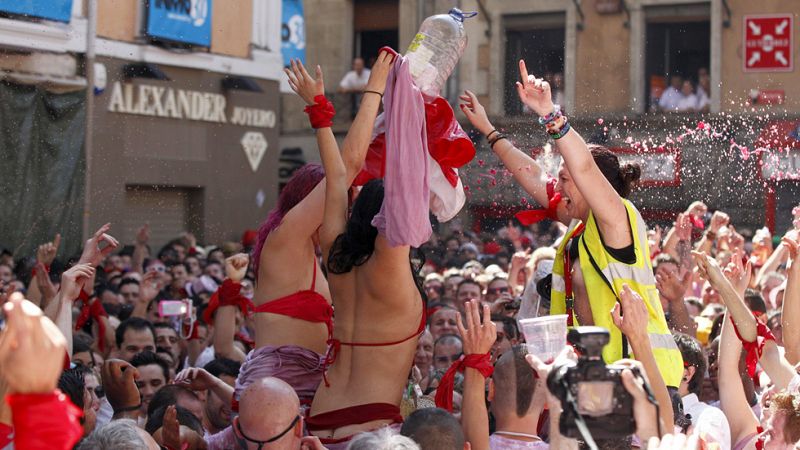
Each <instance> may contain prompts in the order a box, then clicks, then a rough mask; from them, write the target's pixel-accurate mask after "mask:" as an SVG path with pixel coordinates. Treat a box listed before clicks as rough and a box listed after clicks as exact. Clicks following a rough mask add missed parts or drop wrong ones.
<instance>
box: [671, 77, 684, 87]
mask: <svg viewBox="0 0 800 450" xmlns="http://www.w3.org/2000/svg"><path fill="white" fill-rule="evenodd" d="M669 84H670V86H672V87H673V88H675V89H680V88H681V85H682V84H683V78H681V77H679V76H677V75H673V76H672V77H671V78H670V79H669Z"/></svg>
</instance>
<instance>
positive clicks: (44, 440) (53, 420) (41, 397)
mask: <svg viewBox="0 0 800 450" xmlns="http://www.w3.org/2000/svg"><path fill="white" fill-rule="evenodd" d="M6 402H8V404H9V405H10V406H11V412H12V417H13V421H14V448H17V449H20V450H25V449H40V448H47V449H55V450H67V449H71V448H72V446H73V445H75V443H76V442H78V440H79V439H80V438H81V436H82V435H83V428H82V427H81V424H80V422H79V419H80V418H81V416H82V415H83V413H82V412H81V410H80V409H78V408H77V407H76V406H75V405H73V404H72V403H70V401H69V400H68V399H67V396H65V395H64V394H62V393H61V391H59V390H55V391H53V392H51V393H48V394H9V395H8V396H6Z"/></svg>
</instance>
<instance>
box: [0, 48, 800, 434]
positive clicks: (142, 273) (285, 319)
mask: <svg viewBox="0 0 800 450" xmlns="http://www.w3.org/2000/svg"><path fill="white" fill-rule="evenodd" d="M287 74H288V78H289V84H290V86H291V87H292V89H293V90H294V91H295V92H296V93H297V94H298V95H299V96H300V97H301V98H302V99H303V100H304V101H305V102H306V103H307V105H308V106H307V108H306V110H307V112H308V114H309V118H310V121H311V125H312V127H313V128H315V129H316V133H317V134H316V136H317V143H318V147H319V152H320V157H321V160H322V164H321V165H316V164H308V165H306V166H304V167H302V168H301V169H299V170H298V171H297V172H296V173H295V174H294V175H293V177H292V179H291V180H290V181H289V183H288V184H287V185H286V187H285V188H284V189H283V191H282V192H281V194H280V196H279V199H278V202H277V204H276V206H275V208H274V209H273V210H272V211H271V212H270V213H269V215H268V217H267V218H266V219H265V221H264V223H263V224H262V225H261V227H260V229H259V230H258V231H257V232H246V233H244V236H243V237H242V242H240V243H226V244H224V245H222V246H220V247H214V246H212V247H204V246H202V245H200V244H199V243H198V242H197V240H196V239H195V238H194V237H193V236H192V235H190V234H185V235H183V236H180V237H177V238H176V239H174V240H172V241H170V242H168V243H167V244H166V245H164V246H162V247H161V248H152V246H151V242H150V230H149V227H148V226H147V225H144V226H143V227H142V228H141V229H140V230H139V232H138V233H137V235H136V239H135V242H133V243H131V244H130V245H123V244H122V243H120V242H119V241H117V239H115V238H114V237H113V234H114V230H113V228H112V226H111V224H106V225H104V226H102V227H101V228H100V229H98V230H97V231H96V233H95V234H94V235H93V236H92V237H91V238H90V239H88V240H87V241H86V243H85V245H84V247H83V250H82V253H81V254H80V255H76V256H75V257H70V256H71V255H63V254H61V253H60V252H59V250H60V240H61V239H60V236H59V235H58V234H56V235H55V237H54V239H53V241H52V242H46V243H42V245H40V246H39V247H38V250H37V252H36V254H35V255H23V254H11V252H4V253H3V254H2V257H0V296H2V298H1V299H0V300H2V303H3V310H2V314H3V330H2V332H1V333H0V390H2V393H3V395H4V397H5V398H6V401H5V402H3V403H2V405H0V427H1V428H2V429H1V430H0V448H3V449H6V448H17V449H44V448H48V449H70V448H77V449H123V450H125V449H145V448H152V449H158V448H166V449H205V448H208V449H259V450H261V449H264V450H266V449H292V450H296V449H323V448H329V449H345V448H348V449H356V450H359V449H424V450H445V449H447V450H449V449H453V450H461V449H470V448H471V449H478V450H484V449H492V450H499V449H511V450H516V449H546V448H553V449H570V448H604V449H614V448H647V449H701V448H705V449H711V448H718V449H726V450H727V449H736V450H741V449H762V448H763V449H793V448H796V446H797V445H798V443H800V392H799V389H800V376H799V375H798V373H797V369H796V365H798V363H800V327H798V328H797V329H795V328H794V326H795V324H793V319H794V318H798V319H800V264H798V263H796V261H797V258H798V253H799V252H800V237H799V236H798V233H800V207H798V208H796V209H795V210H794V211H792V214H793V215H794V228H793V229H792V230H788V231H787V232H786V233H785V234H783V235H782V236H773V235H771V234H770V233H769V231H768V230H766V229H762V230H759V231H758V232H757V233H755V235H754V236H752V237H749V236H748V237H745V236H743V235H742V234H740V233H739V232H737V230H736V228H735V227H734V225H735V219H732V218H731V217H729V216H728V215H727V214H725V212H723V211H719V210H717V211H713V212H712V211H710V210H709V208H708V207H707V206H706V205H705V204H704V203H702V202H701V201H695V202H693V203H691V204H690V205H689V206H688V207H687V208H686V210H685V212H683V213H681V214H678V216H677V217H676V219H675V222H674V224H673V226H672V227H670V228H668V229H666V230H661V229H660V228H648V225H647V223H645V221H644V219H643V218H642V216H641V215H640V214H639V212H638V210H637V209H636V207H635V205H634V204H633V203H632V202H631V201H629V200H628V199H627V197H628V196H629V194H630V193H631V191H632V189H634V188H635V185H636V182H637V180H638V179H639V177H640V175H641V173H640V170H639V168H638V167H637V166H635V165H622V166H621V165H620V162H619V160H618V159H617V157H616V156H615V155H614V154H613V153H611V152H610V151H609V150H608V149H606V148H604V147H601V146H596V145H587V144H586V143H585V142H584V140H583V139H582V138H581V136H580V135H579V134H578V132H577V131H575V130H574V129H572V128H571V127H570V125H569V121H568V118H567V117H566V116H565V115H564V114H563V113H562V112H561V111H560V109H559V107H558V106H557V105H554V104H553V101H552V97H551V91H550V87H549V84H548V83H547V82H546V81H543V80H542V79H537V78H536V77H534V76H533V75H529V74H528V72H527V68H526V67H525V65H524V63H523V62H522V61H521V62H520V79H521V81H520V82H518V83H517V90H518V93H519V97H520V99H521V100H522V102H523V103H524V104H525V106H526V107H527V108H528V109H530V110H531V111H532V112H534V113H535V114H537V115H538V116H539V117H540V119H539V124H536V125H532V126H542V127H543V128H544V129H545V131H546V132H547V133H548V134H549V135H550V137H551V138H552V139H553V140H554V142H555V147H556V149H557V151H558V152H559V153H560V154H561V156H562V158H563V161H564V162H563V164H562V166H561V167H560V169H559V173H558V177H557V178H556V179H552V178H550V177H549V176H548V175H547V173H546V172H545V171H544V170H543V168H542V167H540V166H539V165H538V163H537V162H536V161H535V160H533V159H531V158H530V157H529V156H528V155H527V154H526V153H525V152H523V151H521V150H519V149H517V148H516V147H514V145H513V144H512V142H511V140H510V139H509V138H510V136H509V137H507V136H505V135H504V134H502V133H501V132H499V131H498V130H496V129H495V128H494V127H493V126H492V124H491V122H490V120H489V118H488V116H487V114H486V112H485V110H484V108H483V106H482V105H481V104H480V102H479V101H478V99H477V97H476V96H475V95H474V94H472V93H471V92H469V91H466V92H465V93H464V95H463V96H462V97H461V100H462V104H461V105H460V106H461V110H462V111H463V113H464V114H465V115H466V117H467V119H468V120H469V122H470V123H471V125H472V126H473V127H474V128H475V129H476V130H477V131H479V132H480V133H481V134H483V136H485V137H486V139H487V140H488V142H489V145H490V146H491V148H492V151H493V152H494V153H495V155H496V156H497V157H498V158H499V159H500V160H501V161H502V163H503V164H504V165H505V167H506V168H507V169H508V170H509V171H510V172H511V173H512V174H513V175H514V179H515V181H516V182H517V183H519V185H520V186H521V187H522V188H523V189H524V190H525V191H526V192H527V193H528V194H529V195H530V196H531V197H532V198H533V199H534V200H535V201H536V202H537V203H538V204H540V205H543V209H540V210H537V211H527V212H524V213H522V214H520V215H518V216H517V218H516V220H515V219H513V218H509V222H508V225H507V226H504V227H503V228H501V229H499V230H495V231H494V232H492V233H474V232H471V231H469V230H466V229H464V228H463V227H461V226H460V225H459V224H458V222H452V223H442V224H439V225H438V226H437V227H436V229H435V231H434V228H433V227H432V225H431V222H430V209H429V207H430V203H431V202H430V200H429V198H430V195H431V193H430V192H429V191H428V184H427V176H428V171H429V170H432V169H431V168H430V167H429V161H428V155H427V149H426V148H425V145H424V136H422V137H421V136H419V134H420V133H416V131H418V129H419V128H418V127H424V121H421V120H420V118H419V117H418V116H415V115H413V114H412V115H401V114H398V111H402V108H403V107H409V108H421V107H422V105H423V102H424V100H423V99H422V97H421V96H420V95H419V92H418V91H417V92H416V93H415V92H414V91H413V89H410V90H409V89H406V87H407V86H410V85H411V76H410V74H409V68H408V65H407V62H406V61H405V60H403V58H402V57H399V56H397V57H396V56H394V55H392V54H390V53H389V52H382V53H381V54H380V56H379V57H378V58H377V60H376V62H375V64H374V65H373V66H372V70H371V72H369V76H368V82H367V84H366V87H365V88H364V89H363V99H362V102H361V105H360V108H359V110H358V113H357V116H356V118H355V120H354V121H353V124H352V126H351V128H350V130H349V132H348V134H347V136H346V138H345V139H344V141H343V143H342V144H341V150H340V148H339V144H338V143H337V140H336V138H335V137H334V135H333V132H332V130H331V122H332V120H333V119H334V114H335V112H334V111H333V108H332V106H331V105H330V102H329V101H328V100H327V99H326V98H325V97H324V89H325V87H324V81H323V76H322V70H321V69H320V68H319V67H317V68H316V73H315V74H314V75H313V76H312V75H311V74H309V73H308V72H307V71H306V69H305V67H303V65H302V64H300V63H299V62H296V61H295V62H293V63H292V65H291V68H290V69H288V70H287ZM382 104H383V108H384V116H383V117H382V118H381V119H380V120H378V122H380V125H381V126H385V127H386V137H385V139H386V144H385V151H386V155H385V158H386V163H385V173H384V174H383V177H382V178H373V179H371V180H368V181H365V180H361V182H360V184H359V186H360V187H359V188H358V189H354V188H352V186H353V184H354V181H355V180H357V179H359V178H362V177H361V176H360V175H362V172H361V171H362V167H363V166H364V160H365V158H366V157H367V156H366V155H367V151H368V149H369V147H370V145H371V143H372V141H373V130H374V129H375V128H376V117H377V116H378V112H379V109H380V108H381V105H382ZM398 105H399V106H398ZM409 105H411V106H409ZM394 108H400V109H399V110H396V109H394ZM400 123H402V124H403V125H404V126H405V127H408V129H409V130H411V131H410V132H408V133H393V132H392V127H393V126H394V127H397V124H400ZM415 127H417V128H415ZM420 141H422V144H420ZM392 152H395V153H397V155H393V154H392ZM787 214H788V212H787ZM549 315H563V316H559V317H564V321H566V322H567V325H568V326H569V327H570V328H571V329H575V330H584V331H586V332H587V333H598V331H597V330H598V329H596V328H583V327H586V326H591V325H594V326H596V327H602V328H603V329H605V330H607V334H606V336H607V341H608V342H607V345H605V346H602V352H601V353H602V355H601V356H602V359H603V360H604V361H605V362H606V363H616V365H615V366H614V367H617V368H618V369H617V370H618V372H616V373H617V377H616V378H613V379H611V381H610V382H611V383H612V386H611V387H612V388H613V389H612V390H611V391H604V392H606V393H608V392H613V393H620V392H621V393H623V394H624V393H627V396H625V395H623V396H614V397H613V398H611V399H609V398H605V399H603V398H594V397H592V395H591V393H590V391H589V390H588V388H586V389H584V388H583V387H581V386H588V385H586V384H583V385H580V384H575V385H568V387H567V388H566V389H567V391H568V392H573V390H572V389H573V387H574V392H573V394H572V395H575V396H577V397H578V399H577V403H578V404H577V405H575V404H574V402H573V403H569V401H565V398H566V399H569V398H570V394H565V393H564V392H559V391H558V389H556V387H557V386H556V383H552V382H550V381H549V380H551V379H555V377H554V376H553V372H554V371H562V370H563V368H565V367H578V366H576V364H580V361H586V360H587V359H591V358H592V357H595V358H597V357H599V356H600V355H594V356H593V355H592V354H591V351H590V350H589V349H588V346H582V345H578V344H575V345H573V346H570V345H567V346H565V347H564V349H563V351H562V352H561V354H560V355H559V356H558V357H557V358H555V360H552V361H551V360H542V358H541V355H537V354H535V353H532V352H531V353H529V352H528V351H527V348H528V347H527V346H526V338H525V333H523V332H522V330H523V328H522V326H521V323H523V322H524V321H527V320H529V319H532V318H537V317H542V316H549ZM570 336H572V332H571V334H570ZM570 339H572V337H571V338H570ZM565 341H566V337H565ZM576 361H579V362H578V363H576ZM584 381H588V382H591V381H593V379H592V378H591V376H589V378H587V379H586V380H584ZM603 381H604V382H607V381H608V380H606V379H603ZM576 383H578V382H576ZM615 395H616V394H615ZM623 397H625V398H628V399H630V404H629V406H630V408H631V409H630V410H629V411H628V416H629V417H627V419H628V420H629V419H630V418H631V417H632V418H633V422H631V424H632V426H633V428H632V429H631V432H630V433H625V434H622V435H618V436H614V437H613V438H612V437H603V436H601V435H600V434H598V435H596V436H594V437H593V436H592V433H591V432H589V431H588V430H587V429H586V427H585V426H584V427H581V426H574V424H573V425H571V423H572V422H575V423H583V421H582V420H581V419H580V418H581V417H582V415H585V416H587V417H588V416H591V419H592V423H595V424H601V425H602V424H603V423H604V422H603V420H604V419H603V418H604V417H605V416H607V415H608V414H609V413H610V410H606V411H604V412H600V413H598V412H597V411H595V410H593V409H592V405H594V404H601V403H603V401H602V400H610V401H611V409H614V410H616V409H615V408H621V407H622V406H620V405H623V404H625V401H623ZM576 417H577V419H576ZM567 418H571V420H572V422H570V420H566V419H567ZM608 423H609V424H610V423H611V422H608ZM611 428H612V427H611V425H609V426H608V430H610V429H611ZM608 430H606V432H607V433H610V431H608ZM608 436H611V435H610V434H608Z"/></svg>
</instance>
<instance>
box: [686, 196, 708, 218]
mask: <svg viewBox="0 0 800 450" xmlns="http://www.w3.org/2000/svg"><path fill="white" fill-rule="evenodd" d="M706 212H708V206H706V204H705V203H703V202H701V201H699V200H698V201H694V202H692V204H691V205H689V207H688V208H686V212H685V213H684V214H686V215H688V216H693V217H697V218H700V217H703V216H704V215H705V213H706Z"/></svg>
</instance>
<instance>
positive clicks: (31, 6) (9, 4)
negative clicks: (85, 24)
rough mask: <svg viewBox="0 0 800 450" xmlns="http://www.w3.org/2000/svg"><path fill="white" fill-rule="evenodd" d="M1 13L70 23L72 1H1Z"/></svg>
mask: <svg viewBox="0 0 800 450" xmlns="http://www.w3.org/2000/svg"><path fill="white" fill-rule="evenodd" d="M0 11H4V12H7V13H11V14H21V15H24V16H33V17H39V18H42V19H47V20H55V21H57V22H66V23H69V19H70V17H72V0H0Z"/></svg>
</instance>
